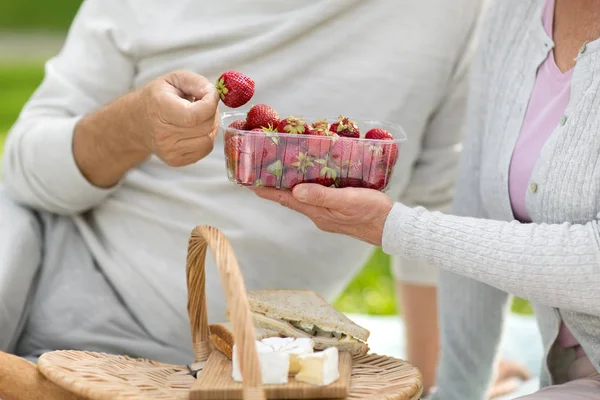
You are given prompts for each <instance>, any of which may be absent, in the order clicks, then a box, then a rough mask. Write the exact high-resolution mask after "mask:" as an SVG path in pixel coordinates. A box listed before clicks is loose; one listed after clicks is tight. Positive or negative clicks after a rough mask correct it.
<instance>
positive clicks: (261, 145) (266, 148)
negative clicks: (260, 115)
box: [252, 128, 279, 166]
mask: <svg viewBox="0 0 600 400" xmlns="http://www.w3.org/2000/svg"><path fill="white" fill-rule="evenodd" d="M252 132H261V135H257V136H255V137H254V151H255V152H256V154H257V157H256V159H257V162H258V163H259V165H260V166H262V165H268V164H271V163H272V162H273V161H275V159H276V158H277V150H278V146H277V145H278V144H279V138H278V137H277V135H276V134H273V133H272V131H269V130H267V129H266V128H263V129H260V128H255V129H252Z"/></svg>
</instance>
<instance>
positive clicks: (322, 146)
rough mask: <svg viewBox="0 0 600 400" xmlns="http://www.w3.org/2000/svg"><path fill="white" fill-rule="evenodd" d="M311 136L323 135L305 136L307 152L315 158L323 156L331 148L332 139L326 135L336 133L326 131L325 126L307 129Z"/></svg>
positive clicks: (329, 135)
mask: <svg viewBox="0 0 600 400" xmlns="http://www.w3.org/2000/svg"><path fill="white" fill-rule="evenodd" d="M309 135H312V136H324V137H323V138H316V137H315V138H307V139H306V148H307V151H308V154H309V155H310V156H312V157H315V158H323V157H324V156H325V155H326V154H327V153H328V152H329V150H330V149H331V146H332V143H333V140H332V139H330V138H327V137H331V136H337V134H335V133H333V132H330V131H328V130H327V129H325V127H322V126H320V127H318V128H313V129H311V130H310V131H309Z"/></svg>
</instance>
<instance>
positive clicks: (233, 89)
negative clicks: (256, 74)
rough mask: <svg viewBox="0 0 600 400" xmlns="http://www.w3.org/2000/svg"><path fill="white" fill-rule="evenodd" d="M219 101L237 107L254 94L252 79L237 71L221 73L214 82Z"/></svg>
mask: <svg viewBox="0 0 600 400" xmlns="http://www.w3.org/2000/svg"><path fill="white" fill-rule="evenodd" d="M216 88H217V92H219V96H220V97H221V101H223V103H224V104H225V105H226V106H227V107H231V108H238V107H241V106H243V105H244V104H246V103H247V102H249V101H250V99H251V98H252V96H254V81H253V80H252V79H251V78H249V77H247V76H246V75H244V74H242V73H241V72H237V71H227V72H225V73H223V74H222V75H221V76H220V77H219V78H218V79H217V83H216Z"/></svg>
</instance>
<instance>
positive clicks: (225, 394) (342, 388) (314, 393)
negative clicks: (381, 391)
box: [190, 350, 352, 400]
mask: <svg viewBox="0 0 600 400" xmlns="http://www.w3.org/2000/svg"><path fill="white" fill-rule="evenodd" d="M339 354H340V359H339V369H340V378H339V379H338V380H337V381H335V382H333V383H331V384H330V385H328V386H315V385H310V384H308V383H304V382H296V380H295V379H294V378H293V377H290V378H289V379H288V383H286V384H285V385H264V386H263V389H264V391H265V395H266V396H267V398H268V399H340V398H346V397H347V396H348V394H349V392H350V375H351V374H352V356H351V355H350V353H348V352H340V353H339ZM232 368H233V367H232V365H231V360H230V359H229V358H227V356H225V355H224V354H223V353H221V352H220V351H216V350H215V351H213V352H212V353H211V354H210V356H209V357H208V360H207V361H206V364H205V365H204V368H203V369H202V372H201V373H199V374H198V379H197V380H196V382H195V383H194V385H193V386H192V389H191V390H190V399H191V400H207V399H211V400H230V399H231V400H242V399H243V396H242V384H241V383H240V382H236V381H234V380H233V378H232V377H231V372H232Z"/></svg>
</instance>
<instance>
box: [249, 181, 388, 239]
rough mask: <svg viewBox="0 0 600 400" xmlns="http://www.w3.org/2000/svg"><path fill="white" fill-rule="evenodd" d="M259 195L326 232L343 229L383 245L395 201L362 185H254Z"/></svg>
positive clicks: (336, 231) (345, 233) (349, 234)
mask: <svg viewBox="0 0 600 400" xmlns="http://www.w3.org/2000/svg"><path fill="white" fill-rule="evenodd" d="M251 190H253V191H254V193H256V194H257V195H258V196H259V197H262V198H264V199H268V200H272V201H275V202H277V203H279V204H281V205H283V206H285V207H288V208H291V209H292V210H295V211H298V212H300V213H302V214H304V215H306V216H307V217H309V218H310V219H311V220H312V221H313V222H314V223H315V225H316V226H317V227H318V228H319V229H321V230H323V231H326V232H333V233H341V234H344V235H348V236H352V237H354V238H356V239H359V240H362V241H364V242H367V243H370V244H373V245H375V246H381V237H382V235H383V226H384V224H385V220H386V219H387V216H388V214H389V213H390V211H391V209H392V206H393V202H392V200H390V198H389V197H388V196H387V195H385V194H384V193H382V192H379V191H376V190H372V189H361V188H343V189H335V188H327V187H325V186H321V185H318V184H310V183H305V184H300V185H297V186H296V187H294V189H293V191H292V192H288V191H283V190H277V189H269V188H252V189H251Z"/></svg>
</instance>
